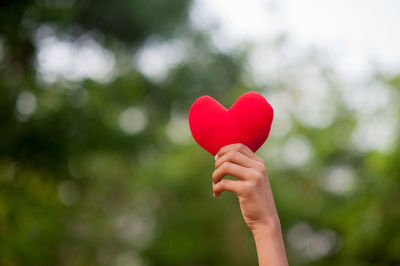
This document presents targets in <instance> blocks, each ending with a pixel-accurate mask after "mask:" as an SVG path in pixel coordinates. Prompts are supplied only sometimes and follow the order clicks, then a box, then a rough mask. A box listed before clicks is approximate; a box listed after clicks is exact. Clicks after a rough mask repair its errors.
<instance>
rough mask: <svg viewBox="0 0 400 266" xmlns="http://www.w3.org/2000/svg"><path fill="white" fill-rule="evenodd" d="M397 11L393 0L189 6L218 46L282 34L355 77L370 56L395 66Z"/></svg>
mask: <svg viewBox="0 0 400 266" xmlns="http://www.w3.org/2000/svg"><path fill="white" fill-rule="evenodd" d="M399 14H400V2H399V1H396V0H351V1H349V0H335V1H331V0H303V1H296V0H280V1H278V0H269V1H267V0H247V1H229V0H196V1H195V4H194V6H193V8H192V10H191V17H192V22H193V24H194V25H195V26H196V27H199V28H212V32H213V41H214V43H215V45H216V46H217V47H218V48H219V49H222V50H229V49H232V48H235V47H237V46H238V45H240V44H241V43H243V42H246V41H247V42H249V41H251V42H265V41H268V40H272V39H274V38H276V37H277V36H279V35H282V34H285V35H286V36H287V37H288V38H289V40H290V41H291V43H292V44H293V45H294V47H295V48H296V49H297V50H299V51H301V50H304V49H305V48H307V47H317V48H319V49H321V50H323V51H325V52H326V55H327V56H329V57H332V58H335V60H332V61H333V63H334V64H335V66H336V67H337V68H338V70H340V71H342V72H344V73H343V74H344V75H346V74H348V76H351V77H357V78H360V77H363V76H365V75H367V74H368V72H370V71H371V69H370V68H371V66H370V65H371V62H373V64H374V67H376V68H378V69H379V70H381V71H383V72H386V73H389V74H390V73H396V72H397V71H398V70H399V69H400V49H399V47H400V27H399V26H398V25H400V16H399ZM213 23H216V24H218V25H219V27H218V28H216V27H212V25H213Z"/></svg>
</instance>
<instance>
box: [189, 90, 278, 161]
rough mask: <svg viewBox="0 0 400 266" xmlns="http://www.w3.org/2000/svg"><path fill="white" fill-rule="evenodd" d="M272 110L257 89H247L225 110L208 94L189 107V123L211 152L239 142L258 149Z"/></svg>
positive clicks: (193, 133) (266, 129)
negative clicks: (250, 90) (248, 90)
mask: <svg viewBox="0 0 400 266" xmlns="http://www.w3.org/2000/svg"><path fill="white" fill-rule="evenodd" d="M273 116H274V111H273V109H272V107H271V105H270V104H269V103H268V102H267V100H266V99H265V98H264V97H263V96H262V95H261V94H259V93H257V92H253V91H252V92H247V93H245V94H243V95H242V96H240V97H239V99H237V101H236V102H235V103H234V104H233V105H232V107H231V108H230V109H229V110H228V109H226V108H225V107H224V106H223V105H221V104H220V103H219V102H217V101H216V100H214V99H213V98H211V97H210V96H202V97H200V98H198V99H197V100H196V101H195V102H194V103H193V105H192V107H191V108H190V112H189V126H190V131H191V132H192V135H193V138H194V139H195V140H196V142H197V143H198V144H199V145H200V146H201V147H203V148H204V149H205V150H207V151H208V152H209V153H211V154H212V155H216V154H217V153H218V151H219V150H220V148H222V147H223V146H226V145H229V144H233V143H242V144H245V145H247V146H248V147H249V148H250V149H251V150H252V151H254V152H255V151H257V150H258V149H259V148H260V147H261V145H263V143H264V142H265V141H266V140H267V138H268V135H269V131H270V129H271V123H272V119H273Z"/></svg>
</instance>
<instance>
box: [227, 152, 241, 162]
mask: <svg viewBox="0 0 400 266" xmlns="http://www.w3.org/2000/svg"><path fill="white" fill-rule="evenodd" d="M238 155H239V152H237V151H231V152H229V159H231V160H234V159H236V158H237V157H238Z"/></svg>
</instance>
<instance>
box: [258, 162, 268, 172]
mask: <svg viewBox="0 0 400 266" xmlns="http://www.w3.org/2000/svg"><path fill="white" fill-rule="evenodd" d="M259 168H260V172H261V173H262V174H263V175H264V174H265V173H266V172H267V169H266V167H265V164H264V163H261V164H260V167H259Z"/></svg>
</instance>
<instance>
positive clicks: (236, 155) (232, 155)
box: [215, 150, 265, 170]
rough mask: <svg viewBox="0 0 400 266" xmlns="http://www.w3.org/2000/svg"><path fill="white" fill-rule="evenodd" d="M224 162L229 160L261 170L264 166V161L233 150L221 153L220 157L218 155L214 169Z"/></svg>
mask: <svg viewBox="0 0 400 266" xmlns="http://www.w3.org/2000/svg"><path fill="white" fill-rule="evenodd" d="M225 162H231V163H234V164H238V165H240V166H243V167H247V168H255V169H258V170H263V169H264V168H265V166H264V163H261V162H259V161H257V160H254V159H251V158H250V157H248V156H246V155H244V154H243V153H241V152H238V151H235V150H231V151H228V152H227V153H225V154H224V155H222V157H219V158H218V159H217V160H216V161H215V169H217V168H219V167H220V166H221V165H222V164H223V163H225Z"/></svg>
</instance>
